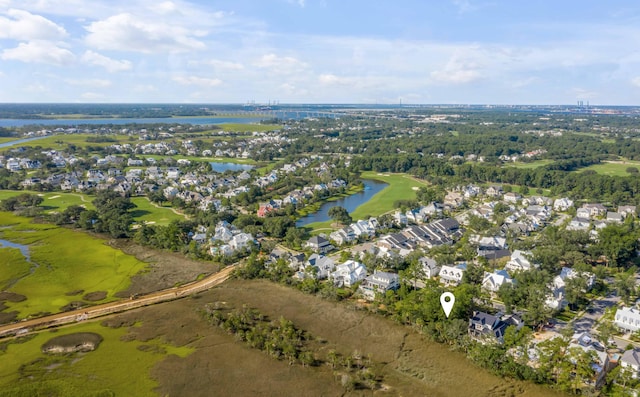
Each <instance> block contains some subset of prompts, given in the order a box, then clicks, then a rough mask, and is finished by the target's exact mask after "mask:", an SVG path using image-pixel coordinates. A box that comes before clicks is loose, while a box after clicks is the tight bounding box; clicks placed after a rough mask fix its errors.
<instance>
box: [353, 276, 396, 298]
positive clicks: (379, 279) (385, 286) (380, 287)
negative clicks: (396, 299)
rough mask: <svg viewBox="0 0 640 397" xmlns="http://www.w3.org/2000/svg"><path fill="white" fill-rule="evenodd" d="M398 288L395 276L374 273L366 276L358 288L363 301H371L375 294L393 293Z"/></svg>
mask: <svg viewBox="0 0 640 397" xmlns="http://www.w3.org/2000/svg"><path fill="white" fill-rule="evenodd" d="M399 286H400V279H399V277H398V275H397V274H395V273H389V272H380V271H376V272H375V273H373V274H372V275H370V276H367V277H366V278H365V279H364V280H363V281H362V284H360V287H358V292H360V293H361V294H362V295H363V296H364V297H365V299H368V300H373V299H375V297H376V294H384V293H385V292H387V291H391V290H393V291H395V290H397V289H398V287H399Z"/></svg>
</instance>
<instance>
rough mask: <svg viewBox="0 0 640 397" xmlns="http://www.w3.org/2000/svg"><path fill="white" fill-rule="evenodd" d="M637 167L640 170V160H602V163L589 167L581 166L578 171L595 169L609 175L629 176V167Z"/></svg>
mask: <svg viewBox="0 0 640 397" xmlns="http://www.w3.org/2000/svg"><path fill="white" fill-rule="evenodd" d="M629 167H635V168H638V169H639V170H640V161H631V160H621V161H620V162H616V163H613V162H602V163H600V164H594V165H590V166H589V167H585V168H581V169H580V170H578V172H583V171H585V170H593V171H595V172H597V173H598V174H602V175H609V176H629V175H632V174H629V173H628V172H627V168H629Z"/></svg>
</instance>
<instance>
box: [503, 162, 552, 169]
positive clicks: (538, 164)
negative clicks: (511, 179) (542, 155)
mask: <svg viewBox="0 0 640 397" xmlns="http://www.w3.org/2000/svg"><path fill="white" fill-rule="evenodd" d="M551 163H553V160H536V161H531V162H528V163H523V162H521V161H516V162H514V163H507V164H505V165H504V166H505V167H515V168H525V169H533V168H538V167H543V166H545V165H548V164H551Z"/></svg>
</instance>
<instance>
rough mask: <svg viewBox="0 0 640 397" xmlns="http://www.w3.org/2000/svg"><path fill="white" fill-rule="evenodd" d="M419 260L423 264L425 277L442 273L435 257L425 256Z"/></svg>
mask: <svg viewBox="0 0 640 397" xmlns="http://www.w3.org/2000/svg"><path fill="white" fill-rule="evenodd" d="M418 261H419V262H420V264H421V265H422V272H423V274H424V277H425V278H427V279H428V278H434V277H435V276H437V275H438V274H439V273H440V266H438V263H437V262H436V261H435V259H433V258H429V257H426V256H423V257H422V258H420V259H418Z"/></svg>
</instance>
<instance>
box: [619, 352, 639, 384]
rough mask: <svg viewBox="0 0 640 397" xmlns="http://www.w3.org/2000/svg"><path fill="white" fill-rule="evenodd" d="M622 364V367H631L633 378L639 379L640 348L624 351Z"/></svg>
mask: <svg viewBox="0 0 640 397" xmlns="http://www.w3.org/2000/svg"><path fill="white" fill-rule="evenodd" d="M620 365H621V366H622V368H627V369H629V370H630V371H631V376H632V377H633V379H637V378H638V376H639V375H640V349H638V348H637V347H634V348H633V349H631V350H627V351H626V352H624V354H623V355H622V358H621V359H620Z"/></svg>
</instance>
